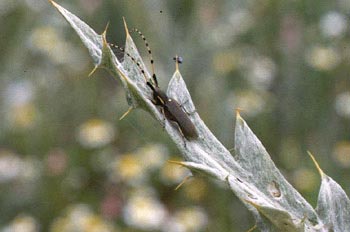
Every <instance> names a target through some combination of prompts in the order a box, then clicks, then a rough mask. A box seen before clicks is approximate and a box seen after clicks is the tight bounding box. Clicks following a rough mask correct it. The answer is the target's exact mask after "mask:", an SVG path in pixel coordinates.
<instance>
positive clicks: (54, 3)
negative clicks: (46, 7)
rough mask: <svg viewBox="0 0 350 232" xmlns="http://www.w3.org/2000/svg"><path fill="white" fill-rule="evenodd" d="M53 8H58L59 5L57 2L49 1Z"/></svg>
mask: <svg viewBox="0 0 350 232" xmlns="http://www.w3.org/2000/svg"><path fill="white" fill-rule="evenodd" d="M48 1H49V2H50V3H51V4H52V5H53V6H55V7H56V5H57V3H56V2H54V1H52V0H48Z"/></svg>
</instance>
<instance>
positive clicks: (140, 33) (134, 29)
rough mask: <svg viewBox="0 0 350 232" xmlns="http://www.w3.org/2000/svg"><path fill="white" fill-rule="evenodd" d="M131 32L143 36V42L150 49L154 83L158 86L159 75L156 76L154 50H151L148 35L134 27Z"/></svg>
mask: <svg viewBox="0 0 350 232" xmlns="http://www.w3.org/2000/svg"><path fill="white" fill-rule="evenodd" d="M129 32H130V33H133V32H135V33H137V34H138V35H139V36H140V37H141V38H142V40H143V42H144V43H145V45H146V49H147V51H148V55H149V59H150V63H151V68H152V79H153V82H154V84H155V85H156V86H157V87H158V80H157V77H156V74H155V71H154V70H155V69H154V60H153V56H152V51H151V48H150V46H149V43H148V41H147V39H146V37H145V36H144V35H143V34H142V32H141V31H140V30H139V29H137V28H132V29H131V30H130V31H129Z"/></svg>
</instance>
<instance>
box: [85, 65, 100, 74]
mask: <svg viewBox="0 0 350 232" xmlns="http://www.w3.org/2000/svg"><path fill="white" fill-rule="evenodd" d="M98 67H99V66H98V65H96V66H95V67H94V69H93V70H92V71H91V72H90V73H89V75H88V77H91V76H92V74H94V73H95V71H96V70H97V68H98Z"/></svg>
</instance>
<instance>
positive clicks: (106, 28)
mask: <svg viewBox="0 0 350 232" xmlns="http://www.w3.org/2000/svg"><path fill="white" fill-rule="evenodd" d="M108 27H109V21H108V22H107V25H106V27H105V29H104V31H103V33H102V35H103V37H104V38H106V34H107V30H108Z"/></svg>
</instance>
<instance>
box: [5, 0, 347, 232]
mask: <svg viewBox="0 0 350 232" xmlns="http://www.w3.org/2000/svg"><path fill="white" fill-rule="evenodd" d="M58 3H59V4H61V5H62V6H64V7H65V8H67V9H68V10H70V11H71V12H73V13H75V14H76V15H77V16H79V17H80V18H81V19H83V21H85V22H86V23H88V24H89V25H90V26H91V27H92V28H94V29H95V30H96V31H97V32H102V31H103V30H104V27H105V26H106V24H107V22H110V27H109V31H108V40H109V41H110V42H113V43H116V44H119V45H123V41H124V36H125V33H124V29H123V25H122V16H125V17H126V19H127V22H128V25H129V28H132V27H137V28H138V29H140V30H141V31H142V32H143V33H144V34H145V36H146V38H147V39H148V41H149V43H150V46H151V48H152V52H153V55H154V59H155V66H156V72H157V75H158V78H159V81H160V85H161V86H162V87H163V89H166V85H167V83H168V81H169V79H170V77H171V76H172V74H173V72H174V69H175V68H174V63H173V61H172V57H173V56H174V55H175V54H178V55H180V56H182V57H183V58H184V63H183V64H182V65H181V67H180V68H181V73H182V75H183V77H184V79H185V81H186V84H187V85H188V88H189V90H190V92H191V94H192V97H193V101H194V103H195V105H196V108H197V111H198V113H199V114H200V116H201V117H202V119H203V120H204V121H205V123H206V124H207V125H208V127H209V128H210V129H211V130H212V131H213V132H214V134H215V135H216V136H217V137H218V139H219V140H220V141H222V143H223V144H224V145H225V146H226V147H227V148H232V147H233V139H234V138H233V136H234V130H233V128H234V120H235V119H234V118H235V115H234V109H235V108H238V107H239V108H241V109H243V111H242V112H241V114H242V116H243V118H245V119H246V120H247V122H248V124H249V125H250V127H251V128H252V130H253V131H254V132H255V133H256V134H257V136H258V137H259V138H260V139H261V141H262V142H263V144H264V145H265V146H266V149H267V150H268V151H269V153H270V155H271V157H272V159H273V160H274V161H275V163H276V165H277V166H278V167H279V168H280V170H281V171H282V172H283V174H284V175H285V177H286V178H287V179H288V180H289V181H290V182H291V183H292V184H293V186H295V187H296V188H297V189H298V190H299V191H300V192H301V193H302V195H303V196H304V197H305V198H306V199H307V200H308V201H309V202H310V203H311V204H312V205H313V206H315V205H316V200H317V194H318V188H319V185H320V178H319V176H318V174H317V171H316V169H315V167H314V166H313V164H312V162H311V161H310V158H309V157H308V156H307V153H306V151H307V150H310V151H312V152H313V153H314V155H315V156H316V159H317V160H318V161H319V163H320V165H321V167H322V168H323V169H324V171H325V172H326V173H327V174H329V175H330V176H331V177H333V178H334V179H335V180H336V181H337V182H338V183H340V184H341V185H342V186H343V188H344V189H345V191H346V192H347V193H349V187H350V183H349V181H348V180H349V179H350V170H349V167H350V133H349V132H350V123H349V121H350V78H349V73H350V65H349V63H350V30H349V25H350V18H349V15H350V2H349V1H348V0H337V1H330V0H328V1H318V0H317V1H316V0H305V1H302V0H295V1H277V0H260V1H256V0H248V1H243V0H240V1H239V0H219V1H208V0H203V1H190V0H173V1H161V0H150V1H146V0H144V1H139V0H121V1H117V0H105V1H102V0H74V1H73V0H71V1H68V0H65V1H63V0H62V1H58ZM0 19H1V25H0V33H1V34H0V35H1V36H0V49H1V53H0V109H1V111H0V122H1V124H0V231H5V232H9V231H10V232H12V231H16V232H27V231H28V232H31V231H54V232H56V231H94V232H95V231H99V232H100V231H170V232H183V231H246V230H248V229H249V228H250V227H252V226H253V225H254V221H253V218H252V216H251V215H250V214H249V212H248V211H247V210H246V209H245V208H244V206H243V205H242V204H241V203H240V202H239V201H238V200H237V198H236V197H235V196H234V195H233V194H232V192H230V191H229V190H228V189H227V187H226V186H225V185H224V184H222V183H218V182H216V181H213V180H210V179H207V178H196V179H192V180H190V181H188V182H187V183H185V184H184V186H182V187H181V188H180V189H179V190H177V191H174V188H175V187H176V185H177V184H178V183H180V182H181V180H182V179H183V178H184V177H185V176H186V175H188V172H187V171H186V170H185V169H183V168H181V167H177V166H175V165H172V164H169V163H167V162H166V161H167V160H169V159H171V160H176V159H181V156H180V155H179V152H178V150H177V149H176V147H175V146H174V144H173V143H172V142H171V141H170V139H169V137H168V136H167V135H166V133H165V132H164V131H163V130H162V128H161V126H160V125H159V124H158V123H157V122H156V121H155V120H153V118H152V117H151V116H150V115H148V114H147V113H145V112H143V111H140V110H136V111H133V112H132V113H131V114H130V115H128V116H127V117H126V118H125V119H124V120H122V121H118V118H119V117H120V116H121V115H122V114H123V113H124V112H125V111H126V110H127V109H128V106H127V103H126V101H125V92H124V90H123V89H122V87H121V83H120V82H119V81H118V80H114V79H113V78H112V77H111V76H110V75H109V74H108V73H107V72H106V71H104V70H98V71H97V72H96V73H95V74H94V75H93V76H92V77H90V78H88V77H87V76H88V74H89V72H90V71H91V70H92V68H93V63H92V60H91V59H90V57H89V54H88V52H87V49H86V48H85V47H84V46H83V44H82V43H81V42H80V40H79V38H78V36H77V35H76V34H75V32H74V31H73V29H71V28H70V27H69V26H68V24H67V23H66V22H65V20H64V19H63V18H62V16H61V15H60V14H59V13H58V12H57V11H56V10H55V9H54V8H53V7H52V6H51V4H50V3H48V2H47V1H44V0H1V1H0ZM134 39H135V42H136V43H137V44H138V46H139V48H140V50H141V53H142V54H143V56H144V57H145V60H147V52H146V49H144V44H143V42H142V40H141V39H140V38H138V37H137V35H135V36H134Z"/></svg>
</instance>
